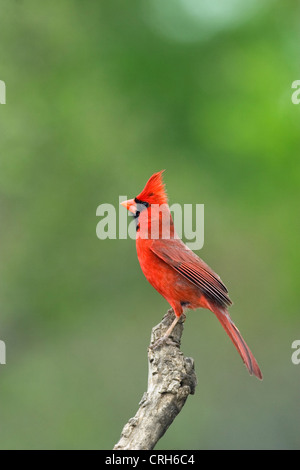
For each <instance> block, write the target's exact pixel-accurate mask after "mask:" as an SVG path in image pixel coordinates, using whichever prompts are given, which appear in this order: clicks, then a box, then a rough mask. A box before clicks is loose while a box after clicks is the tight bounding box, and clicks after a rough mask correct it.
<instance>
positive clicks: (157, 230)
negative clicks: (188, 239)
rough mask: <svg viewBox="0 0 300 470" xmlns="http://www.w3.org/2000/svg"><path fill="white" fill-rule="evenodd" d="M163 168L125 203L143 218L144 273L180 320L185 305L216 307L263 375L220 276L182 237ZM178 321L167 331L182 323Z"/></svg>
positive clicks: (140, 250) (251, 366) (249, 363)
mask: <svg viewBox="0 0 300 470" xmlns="http://www.w3.org/2000/svg"><path fill="white" fill-rule="evenodd" d="M162 173H163V171H160V172H158V173H155V174H154V175H152V176H151V178H150V179H149V180H148V182H147V184H146V186H145V187H144V189H143V191H142V192H141V193H140V194H139V195H138V196H137V197H136V198H135V199H131V200H128V201H125V202H123V203H122V205H123V206H125V207H126V208H127V209H128V210H130V211H131V212H133V214H134V216H135V218H136V220H137V239H136V248H137V255H138V259H139V262H140V265H141V268H142V271H143V273H144V275H145V277H146V278H147V280H148V281H149V282H150V284H151V285H152V286H153V287H154V288H155V289H156V290H157V291H158V292H159V293H160V294H161V295H162V296H163V297H164V298H165V299H166V300H167V301H168V302H169V304H170V305H171V307H172V308H173V310H174V313H175V315H176V318H177V319H178V318H179V317H180V316H181V314H182V313H183V310H184V309H185V308H189V309H196V308H207V309H209V310H211V311H212V312H213V313H214V314H215V315H216V317H217V318H218V320H219V321H220V323H221V325H222V326H223V328H224V329H225V331H226V333H227V334H228V336H229V337H230V339H231V341H232V342H233V344H234V346H235V347H236V349H237V350H238V352H239V354H240V356H241V358H242V359H243V361H244V363H245V365H246V367H247V368H248V370H249V373H250V374H254V375H255V376H256V377H258V378H259V379H261V378H262V374H261V371H260V368H259V366H258V364H257V362H256V360H255V357H254V356H253V354H252V352H251V351H250V349H249V347H248V346H247V344H246V343H245V341H244V339H243V338H242V335H241V333H240V332H239V330H238V329H237V327H236V326H235V324H234V323H233V321H232V320H231V318H230V315H229V313H228V310H227V307H229V306H230V305H231V304H232V302H231V300H230V298H229V296H228V291H227V289H226V287H225V285H224V284H223V282H222V281H221V279H220V277H219V276H218V275H217V274H216V273H215V272H214V271H213V270H212V269H211V268H210V267H209V266H208V265H207V264H206V263H205V262H204V261H203V260H202V259H201V258H199V257H198V256H197V255H196V254H195V253H194V252H193V251H191V250H190V249H189V248H188V247H187V246H186V245H185V244H184V243H183V242H182V241H181V240H180V239H179V238H178V236H177V234H176V232H175V229H174V224H173V220H172V216H171V213H170V210H169V207H168V205H167V202H168V199H167V195H166V191H165V186H164V183H163V180H162ZM176 321H177V320H175V321H174V322H173V323H174V324H173V325H172V327H171V328H170V329H169V331H168V332H167V334H170V333H171V331H172V328H173V327H174V326H175V324H176Z"/></svg>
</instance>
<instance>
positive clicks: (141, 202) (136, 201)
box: [134, 197, 150, 207]
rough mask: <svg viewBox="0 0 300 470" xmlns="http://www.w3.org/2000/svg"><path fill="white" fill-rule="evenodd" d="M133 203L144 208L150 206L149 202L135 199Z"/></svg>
mask: <svg viewBox="0 0 300 470" xmlns="http://www.w3.org/2000/svg"><path fill="white" fill-rule="evenodd" d="M134 202H135V203H136V204H142V205H143V206H145V207H149V206H150V204H149V202H146V201H141V200H140V199H138V198H137V197H135V198H134Z"/></svg>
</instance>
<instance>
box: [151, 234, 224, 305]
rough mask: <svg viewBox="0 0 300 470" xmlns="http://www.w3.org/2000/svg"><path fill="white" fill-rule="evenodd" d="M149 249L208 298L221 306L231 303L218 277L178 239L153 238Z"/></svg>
mask: <svg viewBox="0 0 300 470" xmlns="http://www.w3.org/2000/svg"><path fill="white" fill-rule="evenodd" d="M151 250H152V251H153V253H155V254H156V255H157V256H158V257H159V258H161V259H162V260H163V261H165V263H167V264H168V265H169V266H171V267H172V268H173V269H175V271H177V272H178V273H180V274H181V275H182V276H183V277H185V278H186V279H187V280H188V281H190V282H191V283H193V284H194V285H195V286H197V287H199V288H200V289H201V290H202V291H203V293H204V294H206V295H207V296H208V297H209V298H211V299H213V300H214V301H215V302H217V303H218V304H221V305H222V306H229V305H231V304H232V302H231V300H230V298H229V296H228V291H227V289H226V287H225V286H224V284H223V282H222V281H221V279H220V277H219V276H218V275H217V274H216V273H214V272H213V270H212V269H211V268H210V267H209V266H208V265H207V264H206V263H205V262H204V261H203V260H202V259H201V258H199V257H198V256H197V255H196V254H195V253H194V252H193V251H192V250H190V249H189V248H188V247H187V246H186V245H185V244H184V243H183V242H182V241H181V240H180V239H172V240H162V239H159V240H154V241H153V243H152V245H151Z"/></svg>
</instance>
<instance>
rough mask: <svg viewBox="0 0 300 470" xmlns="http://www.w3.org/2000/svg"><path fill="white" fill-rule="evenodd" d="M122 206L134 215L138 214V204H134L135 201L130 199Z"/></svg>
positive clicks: (122, 203)
mask: <svg viewBox="0 0 300 470" xmlns="http://www.w3.org/2000/svg"><path fill="white" fill-rule="evenodd" d="M121 206H124V207H125V209H127V210H128V211H130V212H132V213H133V214H135V213H136V203H135V202H134V199H128V201H123V202H121Z"/></svg>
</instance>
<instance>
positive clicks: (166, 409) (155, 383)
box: [114, 309, 197, 450]
mask: <svg viewBox="0 0 300 470" xmlns="http://www.w3.org/2000/svg"><path fill="white" fill-rule="evenodd" d="M174 318H175V317H174V312H173V310H172V309H170V310H169V311H168V312H167V314H166V315H165V316H164V318H163V319H162V321H161V322H160V323H159V324H158V325H157V326H155V327H154V328H153V329H152V333H151V343H150V347H149V348H148V367H149V372H148V390H147V392H145V393H144V395H143V397H142V400H141V401H140V403H139V405H140V406H139V409H138V411H137V413H136V415H135V416H134V417H133V418H131V419H130V420H129V421H128V423H127V424H125V426H124V428H123V431H122V434H121V438H120V440H119V442H118V443H117V444H116V445H115V446H114V450H151V449H153V448H154V446H155V445H156V443H157V442H158V440H159V439H160V438H161V437H162V436H163V435H164V434H165V432H166V430H167V429H168V427H169V426H170V425H171V424H172V422H173V420H174V419H175V418H176V416H177V415H178V413H179V412H180V411H181V409H182V407H183V405H184V404H185V402H186V399H187V397H188V396H189V394H194V393H195V387H196V384H197V378H196V375H195V372H194V360H193V359H192V358H190V357H184V356H183V353H182V352H181V351H180V340H181V336H182V332H183V322H184V315H182V317H181V318H180V320H179V322H178V323H177V325H176V326H175V328H174V330H173V332H172V334H171V337H170V339H169V340H168V341H167V342H166V343H163V344H162V345H161V346H159V347H157V348H153V349H152V348H151V346H152V345H153V343H154V342H155V341H157V340H158V339H159V338H161V337H162V336H163V335H164V333H165V332H166V330H167V329H168V327H169V326H170V325H171V323H172V321H173V320H174Z"/></svg>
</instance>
